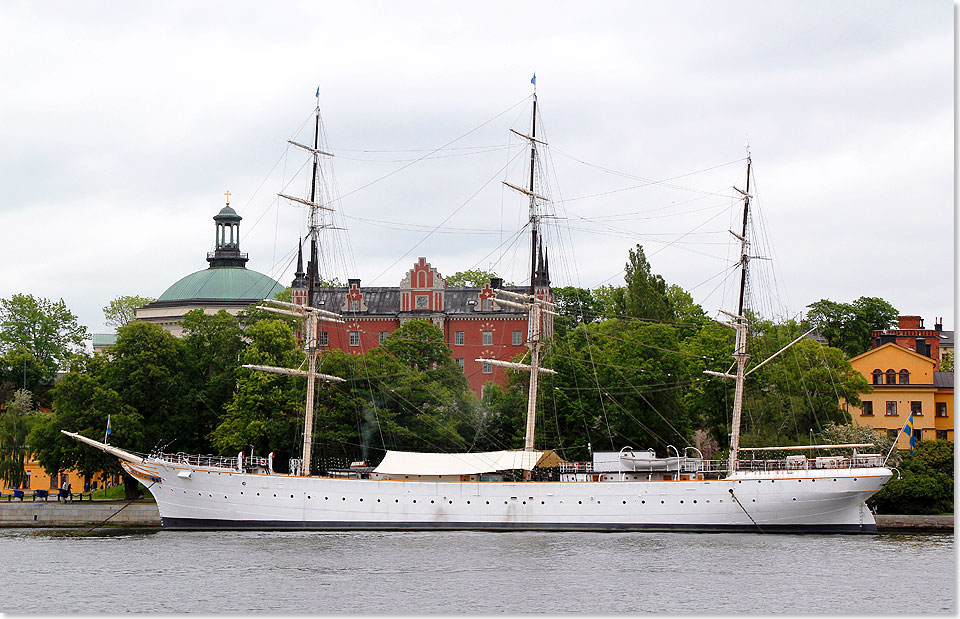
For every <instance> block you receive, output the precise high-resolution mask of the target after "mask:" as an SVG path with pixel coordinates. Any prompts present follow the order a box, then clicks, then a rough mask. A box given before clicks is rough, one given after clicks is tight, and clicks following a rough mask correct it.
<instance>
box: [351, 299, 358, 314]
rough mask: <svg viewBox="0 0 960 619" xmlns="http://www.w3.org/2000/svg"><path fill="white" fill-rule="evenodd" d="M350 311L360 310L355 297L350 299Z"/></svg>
mask: <svg viewBox="0 0 960 619" xmlns="http://www.w3.org/2000/svg"><path fill="white" fill-rule="evenodd" d="M350 311H351V312H359V311H360V301H358V300H356V299H350Z"/></svg>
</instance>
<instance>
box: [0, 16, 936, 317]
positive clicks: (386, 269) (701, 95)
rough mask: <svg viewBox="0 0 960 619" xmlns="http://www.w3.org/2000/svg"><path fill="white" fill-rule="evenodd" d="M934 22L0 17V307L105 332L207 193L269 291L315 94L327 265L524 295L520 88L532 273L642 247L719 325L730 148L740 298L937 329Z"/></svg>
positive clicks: (201, 233)
mask: <svg viewBox="0 0 960 619" xmlns="http://www.w3.org/2000/svg"><path fill="white" fill-rule="evenodd" d="M953 13H954V7H953V5H952V4H951V3H950V2H945V1H937V2H929V1H915V2H893V3H890V2H878V1H875V0H871V1H869V2H840V3H838V2H832V1H831V2H812V1H811V2H767V1H757V2H752V1H738V2H732V1H731V2H674V3H668V2H637V1H631V2H622V3H620V2H591V3H586V2H567V3H564V2H484V3H476V2H474V3H456V4H455V5H454V4H453V3H448V2H398V3H395V2H275V3H263V2H240V1H236V0H233V1H230V2H175V1H174V2H164V3H117V2H43V3H38V2H5V3H3V4H2V6H0V55H2V57H3V59H4V61H3V62H2V63H0V85H2V89H0V117H2V119H3V122H2V123H0V144H2V150H0V241H2V247H3V254H4V257H3V260H2V261H0V297H4V298H7V297H9V296H10V295H12V294H15V293H20V292H23V293H30V294H34V295H37V296H42V297H47V298H51V299H59V298H63V299H64V300H65V301H66V303H67V306H68V307H69V308H71V309H72V310H73V311H74V312H75V313H76V314H77V315H78V316H79V318H80V321H81V323H83V324H85V325H87V327H89V328H90V329H91V331H93V332H104V331H106V330H107V329H106V327H105V326H104V325H103V314H102V312H101V309H100V308H102V307H103V306H104V305H106V304H107V303H108V302H109V301H110V300H111V299H113V298H114V297H116V296H118V295H123V294H138V295H144V296H151V297H157V296H159V295H160V294H161V293H163V291H164V290H165V289H166V288H167V287H168V286H170V285H171V284H173V283H174V282H175V281H177V280H178V279H180V278H181V277H183V276H185V275H187V274H189V273H191V272H193V271H196V270H200V269H203V268H205V267H206V266H207V265H206V262H205V260H204V258H205V252H207V251H209V250H210V249H212V244H213V221H212V219H211V218H212V216H213V215H214V214H216V212H217V211H218V210H219V209H220V208H221V207H222V205H223V201H224V196H223V194H224V192H225V191H227V190H229V191H230V192H231V193H232V196H231V204H232V206H234V207H235V208H236V209H237V210H238V211H239V212H240V214H241V215H242V216H243V218H244V219H243V222H242V224H241V249H242V250H243V251H246V252H248V253H249V254H250V261H249V263H248V267H249V268H252V269H255V270H257V271H261V272H264V273H268V274H270V275H271V276H273V277H274V278H275V279H278V280H279V281H281V282H282V283H284V284H289V283H290V280H291V279H292V276H293V270H294V269H293V264H292V263H291V260H292V257H293V252H294V251H295V248H296V244H297V238H298V236H299V235H302V234H303V231H304V228H305V217H306V215H305V213H304V211H303V210H301V209H300V208H295V207H293V206H291V205H290V204H288V203H286V202H285V201H281V200H278V199H277V198H276V195H275V194H276V193H277V192H278V191H281V190H282V188H283V187H284V186H285V185H289V186H288V190H289V191H291V192H302V191H303V190H304V185H305V183H304V181H303V180H302V179H303V175H302V174H301V175H300V176H297V175H296V172H297V171H298V170H299V169H300V168H301V166H302V165H303V163H304V162H305V158H304V156H303V153H302V152H296V151H295V150H291V149H289V148H288V147H287V144H286V140H287V139H288V138H292V137H294V136H299V138H298V139H300V140H301V141H306V140H309V139H310V137H309V136H308V135H307V133H308V132H307V129H306V126H305V125H304V123H305V122H309V117H310V115H311V113H312V110H313V108H314V106H315V104H316V99H315V98H314V94H315V92H316V89H317V87H318V86H319V88H320V101H321V108H322V111H323V119H324V125H325V128H326V133H327V137H328V140H329V145H330V148H331V150H332V151H333V153H334V154H335V155H336V157H335V158H334V159H332V160H331V161H330V163H331V165H332V166H333V168H332V169H333V170H334V174H335V183H333V184H332V187H331V190H332V192H333V193H334V194H335V195H336V196H339V197H340V199H339V201H338V203H337V208H338V214H337V216H336V217H337V219H335V223H338V224H341V225H342V226H344V227H346V228H347V229H346V230H345V231H335V232H331V238H330V239H329V240H328V247H329V256H330V261H329V262H328V263H326V264H325V269H324V271H325V272H324V274H325V275H327V276H337V277H340V278H341V279H346V278H348V277H359V278H361V280H362V283H363V285H382V286H395V285H397V284H398V283H399V281H400V279H401V278H402V277H403V275H404V273H405V271H406V270H407V269H408V268H409V267H410V266H411V265H412V264H413V262H414V261H415V260H416V258H417V257H418V256H426V257H427V258H428V260H429V261H430V262H431V263H432V264H433V265H434V266H435V267H436V268H438V269H439V270H440V272H441V273H442V274H443V275H450V274H453V273H454V272H456V271H460V270H465V269H470V268H483V269H493V270H496V271H497V272H498V273H500V274H501V275H503V276H504V277H506V278H507V279H508V280H512V281H516V282H518V283H520V282H521V281H522V280H523V279H524V278H525V277H529V276H528V275H525V274H526V273H528V268H529V267H528V266H527V264H526V256H527V253H526V252H527V249H526V245H525V243H526V237H523V238H522V239H521V240H520V241H519V242H512V241H513V240H514V239H515V234H516V233H517V231H518V230H520V229H521V227H522V226H523V224H524V222H525V218H526V206H525V201H524V198H523V197H522V196H518V195H516V194H514V193H513V192H511V191H510V190H507V189H504V188H503V186H502V185H501V181H502V180H507V181H510V182H513V183H515V184H525V183H524V180H523V177H524V170H523V166H524V163H525V162H526V159H527V158H526V157H525V156H524V154H523V153H522V152H521V146H522V145H521V144H520V140H519V139H518V138H517V137H516V136H514V135H513V134H511V133H509V129H510V128H514V129H516V130H518V131H521V132H524V133H526V132H528V131H529V114H530V101H531V97H530V96H531V94H532V88H533V87H532V85H531V84H530V77H531V74H532V73H533V72H534V71H535V72H536V74H537V96H538V99H539V104H538V112H539V113H540V114H541V118H542V120H543V130H544V131H545V133H543V134H541V137H544V138H545V139H546V141H547V142H549V147H548V150H549V157H545V158H544V162H545V163H546V164H547V165H546V168H545V171H546V172H547V173H548V174H547V176H548V177H549V179H548V183H547V184H546V185H545V186H544V188H543V191H544V193H548V194H549V196H550V197H551V198H552V199H553V201H554V202H553V206H552V208H551V212H552V213H553V214H555V217H552V218H550V220H549V222H548V223H549V224H550V227H549V228H548V230H547V237H548V239H549V242H550V255H551V267H552V276H553V283H554V285H579V286H585V287H595V286H597V285H600V284H603V283H610V284H621V283H622V282H623V278H622V269H623V265H624V262H625V260H626V256H627V250H628V249H629V248H630V247H632V246H634V245H635V244H637V243H640V244H642V245H643V246H644V248H645V251H646V253H647V256H648V257H649V260H650V262H651V264H652V266H653V270H654V271H655V272H657V273H660V274H662V275H663V276H664V278H665V279H666V280H667V281H668V282H669V283H674V284H679V285H680V286H682V287H683V288H685V289H687V290H690V291H691V293H692V294H693V296H694V298H695V299H696V300H697V301H698V302H699V303H701V304H702V305H703V306H704V308H705V309H706V310H708V311H709V312H714V311H715V310H716V309H717V308H719V307H729V306H730V295H729V294H726V295H725V293H724V291H725V290H729V289H730V288H731V282H732V281H733V280H732V279H731V278H730V277H729V276H727V277H726V278H725V277H724V273H729V272H730V265H731V260H732V258H731V256H732V253H731V251H733V250H731V248H730V247H729V244H728V241H729V237H730V235H729V233H728V232H727V230H728V229H729V228H731V227H737V226H738V224H737V223H736V220H737V218H738V217H739V215H738V214H737V212H736V208H737V207H738V205H737V204H735V203H734V201H733V199H732V194H733V192H732V189H731V186H732V185H737V186H739V187H741V188H743V182H744V176H745V166H746V161H745V154H746V151H745V148H744V145H745V142H747V140H749V144H750V149H751V153H752V157H753V165H754V172H755V180H756V184H755V185H754V186H752V187H751V189H752V190H755V196H756V199H755V205H756V207H757V209H758V210H757V214H756V219H755V227H756V228H757V231H758V232H762V233H763V235H764V236H763V239H762V241H760V240H758V241H757V243H756V245H755V247H754V251H753V254H754V255H757V256H763V257H764V258H769V259H770V260H756V261H754V263H755V264H758V265H759V266H762V267H764V269H762V270H759V271H758V275H757V277H756V278H755V280H754V284H755V285H754V288H755V291H756V294H757V298H758V301H757V306H758V307H760V308H761V309H763V308H764V307H769V308H772V309H773V310H775V311H777V312H779V313H780V314H781V315H788V316H789V315H796V314H798V313H799V312H802V311H804V310H805V306H806V305H807V304H809V303H811V302H813V301H816V300H819V299H821V298H829V299H832V300H836V301H844V302H849V301H852V300H854V299H856V298H857V297H859V296H862V295H867V296H877V297H882V298H884V299H886V300H888V301H890V302H891V303H892V304H893V305H894V306H895V307H896V308H897V309H898V310H900V311H901V312H902V313H907V314H919V315H921V316H923V317H924V318H925V319H926V324H927V325H929V326H932V324H933V322H934V320H933V319H934V317H936V316H943V317H944V321H945V325H944V326H945V328H947V329H952V328H953V326H954V317H953V303H954V197H953V183H954V167H953V155H954V122H953V121H954V109H953V105H954V101H953V94H954V87H953V79H954V78H953V76H954V47H953V28H954V14H953ZM445 145H448V146H446V148H443V149H441V150H437V149H440V147H444V146H445ZM545 155H546V153H545ZM332 180H333V179H332ZM546 180H547V179H546V177H545V181H546ZM651 181H656V182H653V183H651ZM431 231H432V232H431ZM333 235H336V236H333ZM765 273H766V274H765ZM725 280H726V285H724V282H725ZM767 284H770V285H771V286H770V287H771V288H772V289H773V291H772V292H764V291H761V290H760V287H761V285H763V287H764V288H767V286H766V285H767ZM771 295H773V296H771Z"/></svg>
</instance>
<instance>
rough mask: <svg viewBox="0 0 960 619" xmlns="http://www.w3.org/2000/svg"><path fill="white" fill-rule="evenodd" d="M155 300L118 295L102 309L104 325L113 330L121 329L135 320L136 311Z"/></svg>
mask: <svg viewBox="0 0 960 619" xmlns="http://www.w3.org/2000/svg"><path fill="white" fill-rule="evenodd" d="M154 301H156V299H154V298H152V297H139V296H135V295H120V296H119V297H117V298H115V299H114V300H113V301H110V303H108V304H107V305H105V306H104V307H103V316H104V324H106V325H107V326H109V327H113V328H114V329H116V328H118V327H122V326H124V325H126V324H128V323H130V322H132V321H133V320H134V318H136V309H137V308H138V307H143V306H144V305H146V304H148V303H153V302H154Z"/></svg>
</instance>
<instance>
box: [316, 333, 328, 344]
mask: <svg viewBox="0 0 960 619" xmlns="http://www.w3.org/2000/svg"><path fill="white" fill-rule="evenodd" d="M329 345H330V334H329V333H327V332H326V331H321V332H320V333H319V334H318V335H317V346H329Z"/></svg>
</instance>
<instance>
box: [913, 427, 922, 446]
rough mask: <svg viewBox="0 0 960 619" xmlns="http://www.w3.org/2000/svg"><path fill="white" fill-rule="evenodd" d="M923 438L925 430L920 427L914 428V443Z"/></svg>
mask: <svg viewBox="0 0 960 619" xmlns="http://www.w3.org/2000/svg"><path fill="white" fill-rule="evenodd" d="M921 440H923V430H922V429H920V428H914V429H913V442H914V443H919V442H920V441H921Z"/></svg>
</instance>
